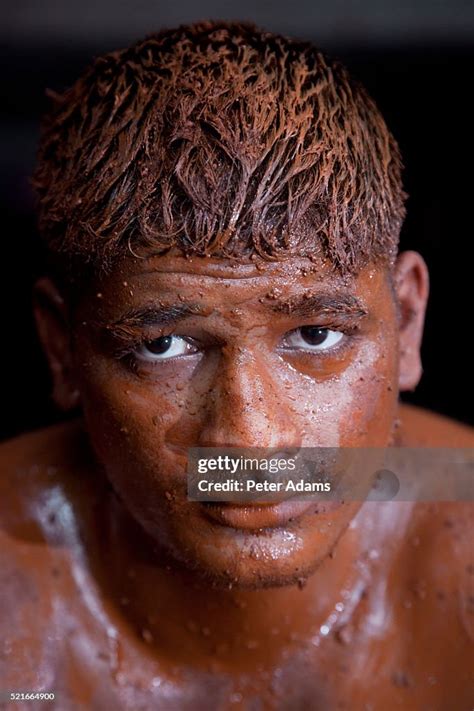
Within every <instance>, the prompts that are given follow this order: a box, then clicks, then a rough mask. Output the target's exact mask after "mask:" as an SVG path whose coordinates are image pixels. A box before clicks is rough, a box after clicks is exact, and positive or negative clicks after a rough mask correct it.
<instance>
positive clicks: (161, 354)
mask: <svg viewBox="0 0 474 711" xmlns="http://www.w3.org/2000/svg"><path fill="white" fill-rule="evenodd" d="M196 352H197V348H196V347H195V346H194V345H192V344H191V343H190V342H189V341H188V340H186V339H185V338H182V337H181V336H160V337H159V338H154V339H153V340H151V341H145V342H144V343H142V344H141V346H139V348H137V350H136V351H135V355H136V356H137V357H138V358H141V360H147V361H158V360H168V359H169V358H175V357H176V356H181V355H187V354H188V355H189V354H191V353H196Z"/></svg>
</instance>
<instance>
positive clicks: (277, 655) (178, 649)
mask: <svg viewBox="0 0 474 711" xmlns="http://www.w3.org/2000/svg"><path fill="white" fill-rule="evenodd" d="M106 508H107V512H106V517H107V518H106V520H107V521H108V523H109V526H108V535H107V536H106V537H105V538H104V537H103V535H102V536H101V545H100V549H101V550H102V561H103V562H102V564H101V567H103V570H104V571H106V573H104V578H105V577H106V578H107V581H106V583H105V584H106V585H107V586H108V588H109V591H110V595H112V596H113V598H114V599H115V603H116V605H117V606H118V607H119V609H120V610H121V614H122V615H123V617H124V618H125V619H126V620H127V623H128V624H131V625H132V626H133V628H134V629H135V630H136V634H137V636H138V637H140V638H141V641H142V642H143V644H146V645H147V646H148V647H149V648H150V649H151V650H154V651H155V652H156V655H157V656H159V657H160V659H164V658H166V659H167V660H168V661H169V662H170V663H172V664H192V665H193V667H202V668H207V669H211V670H213V671H217V670H222V671H228V672H230V671H238V670H242V671H244V670H245V669H255V668H262V669H263V668H268V667H271V666H273V665H275V664H277V663H278V662H281V660H282V659H284V658H285V657H286V656H288V655H290V654H291V651H292V649H295V648H301V647H302V646H303V645H311V646H313V647H314V646H319V643H320V641H321V640H322V639H323V638H324V637H325V636H327V635H328V633H329V632H331V631H332V628H333V627H337V626H338V625H341V624H344V623H345V621H346V620H347V619H348V618H349V617H351V616H352V615H353V614H354V611H355V609H356V608H357V606H358V603H359V600H360V599H361V598H362V597H363V596H364V593H365V588H366V587H367V585H368V582H369V580H370V577H371V570H370V566H371V565H372V563H373V562H374V561H375V562H376V561H377V556H376V555H374V554H373V545H372V544H370V545H369V539H371V540H372V541H373V540H374V538H373V534H374V527H375V528H379V527H380V522H379V523H377V521H376V519H380V515H379V513H377V512H379V511H380V506H379V507H378V509H377V508H375V509H374V508H373V507H369V509H367V510H366V511H365V512H360V513H359V515H358V516H357V520H359V523H356V522H353V525H351V526H350V527H349V528H348V529H347V530H346V532H345V533H344V534H343V536H342V537H341V539H340V540H339V542H338V544H337V545H336V547H335V549H334V551H333V553H332V554H331V555H330V556H328V557H327V558H326V559H325V560H324V561H323V563H322V564H321V565H320V567H319V568H318V569H317V570H316V572H315V573H314V574H313V575H312V576H310V577H309V578H308V579H307V581H304V582H303V581H301V580H300V581H299V582H298V583H295V584H294V585H288V586H285V587H279V588H266V589H258V590H241V589H238V588H235V587H232V588H229V587H227V588H222V587H218V586H216V585H213V584H212V583H210V582H208V581H204V580H202V579H201V578H200V577H199V576H198V575H197V574H196V573H194V572H193V571H189V570H188V571H186V570H184V569H182V568H181V567H180V566H178V565H176V564H174V563H172V562H169V561H167V560H166V559H165V558H164V557H163V556H162V555H160V554H159V553H157V552H156V551H155V550H154V549H153V546H152V545H151V543H150V541H149V539H148V538H147V537H146V534H144V533H143V531H142V530H141V529H140V528H139V527H138V525H137V524H136V523H135V522H134V521H133V520H132V519H131V517H130V515H129V514H128V513H127V512H126V511H125V510H124V508H123V507H122V505H121V504H120V502H119V501H118V500H117V499H116V498H115V497H114V496H109V497H108V498H107V503H106ZM363 508H365V507H363ZM103 521H104V519H102V526H103ZM360 521H362V525H361V523H360ZM102 531H103V527H102ZM375 540H379V544H381V542H382V539H381V538H380V539H377V538H375ZM370 549H371V550H370ZM370 553H371V555H370Z"/></svg>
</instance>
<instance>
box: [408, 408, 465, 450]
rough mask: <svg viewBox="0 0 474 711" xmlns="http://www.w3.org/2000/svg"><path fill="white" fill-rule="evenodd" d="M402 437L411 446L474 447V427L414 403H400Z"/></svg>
mask: <svg viewBox="0 0 474 711" xmlns="http://www.w3.org/2000/svg"><path fill="white" fill-rule="evenodd" d="M400 439H401V443H402V444H403V445H404V446H409V447H474V428H472V427H469V426H468V425H464V424H462V423H460V422H456V420H452V419H450V418H449V417H444V416H443V415H439V414H437V413H435V412H430V411H429V410H424V409H422V408H419V407H414V406H413V405H407V404H402V405H400Z"/></svg>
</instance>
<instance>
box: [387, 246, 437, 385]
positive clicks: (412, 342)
mask: <svg viewBox="0 0 474 711" xmlns="http://www.w3.org/2000/svg"><path fill="white" fill-rule="evenodd" d="M394 276H395V279H394V281H395V290H396V296H397V299H398V305H399V344H400V363H399V381H398V382H399V388H400V390H401V391H403V390H414V389H415V388H416V386H417V385H418V383H419V381H420V378H421V375H422V372H423V368H422V365H421V356H420V347H421V341H422V337H423V326H424V322H425V312H426V303H427V301H428V294H429V275H428V268H427V266H426V263H425V261H424V259H423V257H422V256H421V255H420V254H418V252H402V253H401V254H400V255H399V257H398V259H397V262H396V265H395V275H394Z"/></svg>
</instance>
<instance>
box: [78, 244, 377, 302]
mask: <svg viewBox="0 0 474 711" xmlns="http://www.w3.org/2000/svg"><path fill="white" fill-rule="evenodd" d="M386 272H387V270H386V268H385V267H384V266H382V265H374V264H372V265H368V266H367V267H364V268H363V269H362V270H361V271H360V272H359V273H358V274H357V275H342V274H341V273H340V272H338V271H337V270H336V269H335V268H334V266H333V265H332V264H331V263H330V262H329V261H327V260H324V259H322V258H319V257H318V258H315V259H314V260H313V259H309V258H306V257H296V256H295V257H287V258H285V259H284V260H281V261H266V260H264V259H252V260H248V261H243V260H242V261H236V260H233V259H232V260H231V259H222V258H206V257H195V256H193V257H188V258H187V257H184V256H182V255H175V254H167V255H161V256H153V257H147V258H143V259H140V258H136V257H126V258H124V259H123V260H122V261H121V262H120V263H118V264H117V265H116V267H115V268H114V269H113V270H112V271H111V272H110V273H109V274H108V275H107V276H105V277H103V278H102V279H101V280H100V281H98V282H95V284H94V285H93V290H92V293H91V297H92V303H94V302H95V304H96V305H97V307H98V308H99V309H100V310H101V311H105V312H114V313H116V312H117V311H120V310H121V309H124V310H125V309H129V308H130V307H132V308H133V307H139V306H141V305H146V304H149V305H152V304H153V302H158V303H159V304H160V305H170V304H176V303H178V302H186V303H189V302H197V301H198V302H201V303H202V304H204V303H206V302H208V304H209V307H210V308H211V309H212V308H216V307H219V310H225V309H226V308H227V307H229V308H234V307H236V306H246V305H248V306H249V307H250V306H251V307H252V308H257V309H259V310H260V308H263V307H265V310H267V307H268V306H269V305H270V306H271V307H272V310H273V311H278V310H279V309H278V304H282V305H283V307H284V310H285V311H286V312H287V313H289V312H291V310H292V304H293V303H296V297H300V298H299V300H298V301H299V304H300V306H301V297H303V298H304V297H305V296H307V297H308V299H309V298H310V297H311V298H312V299H314V298H318V297H321V298H322V299H323V300H324V299H329V300H330V299H331V298H333V297H335V298H336V297H337V298H339V299H340V300H341V299H345V300H346V302H347V303H348V304H349V305H350V302H351V299H353V300H354V302H357V303H358V304H359V305H360V306H362V307H363V308H365V307H366V308H367V309H370V310H373V308H374V307H375V308H377V301H378V300H380V296H381V293H382V292H381V289H384V286H385V284H386V282H387V279H386ZM97 295H99V296H100V299H98V298H97ZM312 305H314V303H313V304H312ZM104 315H105V314H104ZM203 315H204V314H203ZM295 315H296V314H295Z"/></svg>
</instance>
